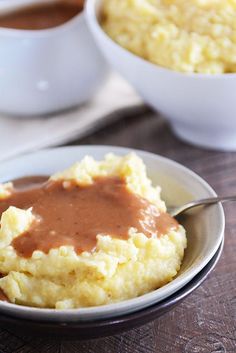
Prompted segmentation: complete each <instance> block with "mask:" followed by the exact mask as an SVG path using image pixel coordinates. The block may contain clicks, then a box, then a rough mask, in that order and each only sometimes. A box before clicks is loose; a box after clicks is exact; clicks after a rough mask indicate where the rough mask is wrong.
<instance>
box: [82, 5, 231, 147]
mask: <svg viewBox="0 0 236 353" xmlns="http://www.w3.org/2000/svg"><path fill="white" fill-rule="evenodd" d="M86 16H87V21H88V24H89V27H90V29H91V31H92V33H93V35H94V37H95V39H96V42H97V44H98V45H99V47H100V48H101V50H102V51H103V53H104V55H105V56H106V58H107V60H108V61H109V63H110V64H111V65H112V66H113V67H114V68H115V69H116V70H117V71H118V72H120V73H121V74H122V75H123V76H124V77H125V78H126V79H127V80H128V81H129V82H130V83H131V84H132V85H133V86H134V87H135V88H136V90H137V91H138V93H140V95H141V96H142V97H143V98H144V100H145V102H146V103H147V104H149V105H150V106H151V107H153V108H154V109H156V110H158V111H159V112H161V113H163V115H164V116H165V117H166V118H167V119H168V120H169V121H170V123H171V126H172V129H173V131H174V132H175V133H176V134H177V135H178V136H179V137H180V138H182V139H183V140H186V141H188V142H190V143H192V144H197V145H199V146H203V147H208V148H213V149H221V150H236V132H235V131H236V120H235V116H236V105H235V92H236V73H235V72H236V35H235V33H236V22H235V16H236V4H235V2H232V1H228V0H225V1H218V0H206V1H199V0H191V1H188V2H186V1H182V0H172V1H163V0H162V1H152V0H141V1H137V0H133V1H128V0H119V1H118V0H109V1H108V0H88V1H87V7H86Z"/></svg>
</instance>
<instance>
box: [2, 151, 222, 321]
mask: <svg viewBox="0 0 236 353" xmlns="http://www.w3.org/2000/svg"><path fill="white" fill-rule="evenodd" d="M130 152H132V151H131V150H130V149H128V148H118V147H111V146H79V147H67V148H57V149H51V150H44V151H41V152H35V153H32V154H29V155H26V156H23V157H20V158H17V159H15V160H11V161H8V162H5V163H2V165H1V172H0V181H1V183H2V182H5V181H8V180H13V179H15V178H19V177H23V176H27V175H28V176H29V175H33V174H35V173H36V174H38V175H51V174H54V173H55V172H57V171H58V170H62V169H65V168H68V167H69V166H70V165H72V164H73V163H74V162H76V161H80V160H82V159H83V158H84V157H85V156H86V155H88V156H91V157H93V158H94V159H95V160H103V159H104V156H105V155H106V154H108V153H113V154H116V155H118V156H125V155H127V154H128V153H130ZM134 152H136V154H137V155H138V156H139V157H141V158H142V160H143V161H144V163H145V165H146V168H147V174H148V177H149V178H150V179H151V180H152V182H153V185H160V186H161V188H162V193H161V197H162V199H163V200H165V201H166V203H167V205H168V204H172V205H173V204H182V203H184V202H186V201H188V200H190V199H194V198H203V197H211V196H215V192H214V191H213V190H212V189H211V187H210V186H209V185H208V184H207V183H206V182H205V181H203V180H202V179H201V178H200V177H198V176H197V175H196V174H194V173H193V172H191V171H190V170H188V169H187V168H185V167H183V166H181V165H179V164H178V163H176V162H173V161H170V160H168V159H166V158H163V157H160V156H157V155H154V154H151V153H147V152H142V151H134ZM184 227H185V228H186V231H187V242H188V246H187V249H186V250H185V253H184V260H183V263H182V265H181V269H180V271H179V272H178V274H177V276H176V277H175V278H174V279H173V280H172V281H171V282H170V283H167V284H166V285H164V286H163V287H161V288H159V289H156V290H152V291H151V292H149V293H146V294H144V295H141V296H139V297H136V298H131V299H128V300H122V301H119V302H114V303H111V304H106V305H98V306H90V307H89V306H88V307H79V308H74V309H68V308H66V307H64V308H58V309H53V308H45V307H42V308H41V307H30V306H26V305H19V304H12V303H6V302H0V314H3V315H4V314H7V315H11V316H13V317H17V318H21V319H23V318H24V319H30V320H38V321H49V322H54V323H55V322H78V321H83V322H85V321H91V320H92V321H93V320H99V319H100V320H101V319H107V318H116V317H119V316H120V315H123V314H128V313H132V312H137V311H139V310H141V309H144V308H147V307H150V306H151V305H153V304H156V303H158V302H159V301H161V300H163V299H165V298H168V297H170V295H172V294H173V293H176V292H177V291H178V290H179V289H180V288H183V287H184V286H185V285H186V284H187V283H189V282H190V281H191V280H192V279H193V278H195V276H196V275H197V274H198V273H199V272H200V271H201V270H202V269H203V268H204V267H205V266H206V265H207V264H208V263H209V261H210V260H211V259H212V257H213V256H214V254H215V253H216V251H217V249H218V248H219V246H220V244H221V243H222V240H223V233H224V213H223V208H222V206H221V205H214V206H212V207H209V208H207V209H204V211H203V212H197V213H195V214H194V215H193V216H191V217H189V218H188V220H187V221H186V222H185V223H184ZM53 250H54V249H53ZM1 261H2V259H1ZM45 265H46V264H45ZM54 268H55V264H54ZM63 269H64V268H63ZM47 270H51V268H50V267H48V268H47ZM24 284H26V282H24ZM128 284H129V282H127V285H128ZM118 287H119V283H118ZM11 288H12V287H11ZM29 288H31V290H33V287H31V286H29ZM32 294H33V293H32ZM49 294H50V293H49ZM93 294H94V295H96V293H95V292H93ZM35 295H36V296H37V293H35Z"/></svg>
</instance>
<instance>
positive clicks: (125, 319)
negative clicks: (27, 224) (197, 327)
mask: <svg viewBox="0 0 236 353" xmlns="http://www.w3.org/2000/svg"><path fill="white" fill-rule="evenodd" d="M223 246H224V242H223V241H222V243H221V245H220V247H219V249H218V250H217V252H216V254H215V255H214V257H213V258H212V259H211V260H210V261H209V263H208V264H207V265H206V266H205V267H204V268H203V270H202V271H201V272H200V273H199V274H198V275H197V276H195V277H194V278H193V279H192V280H191V281H190V282H189V283H188V284H187V285H186V286H185V287H183V288H182V289H180V290H179V291H178V292H176V293H175V294H173V295H171V296H170V297H168V298H167V299H165V300H163V301H161V302H159V303H157V304H155V305H152V306H151V307H148V308H145V309H143V310H140V311H137V312H134V313H131V314H128V315H122V316H120V317H116V318H114V319H112V318H110V319H106V320H98V321H88V322H81V321H78V322H73V323H72V322H71V323H70V322H47V321H32V320H27V319H22V318H15V317H12V316H9V315H6V314H2V313H0V326H1V327H3V328H7V329H9V330H12V331H14V332H20V333H23V334H27V335H37V336H48V337H50V338H53V337H55V338H58V337H60V339H74V340H83V339H92V338H99V337H105V336H111V335H115V334H118V333H122V332H124V331H128V330H131V329H133V328H136V327H139V326H142V325H144V324H146V323H147V322H149V321H152V320H155V319H157V318H158V317H160V316H162V315H163V314H165V313H166V312H168V311H169V310H171V309H172V308H173V307H174V306H175V305H177V304H179V303H180V302H181V301H182V300H183V299H184V298H186V297H187V296H188V295H189V294H190V293H192V292H193V291H194V290H195V289H196V288H197V287H199V286H200V285H201V284H202V283H203V281H204V280H205V279H206V278H207V276H208V275H209V274H210V273H211V271H212V270H213V269H214V267H215V266H216V264H217V262H218V260H219V258H220V256H221V253H222V250H223Z"/></svg>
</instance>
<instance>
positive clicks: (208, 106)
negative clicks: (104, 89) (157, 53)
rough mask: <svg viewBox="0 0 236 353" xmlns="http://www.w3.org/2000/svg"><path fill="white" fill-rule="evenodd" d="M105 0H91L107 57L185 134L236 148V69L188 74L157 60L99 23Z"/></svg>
mask: <svg viewBox="0 0 236 353" xmlns="http://www.w3.org/2000/svg"><path fill="white" fill-rule="evenodd" d="M101 6H102V0H87V4H86V19H87V22H88V25H89V27H90V29H91V31H92V33H93V36H94V38H95V40H96V44H97V45H98V46H99V47H100V49H101V50H102V52H103V53H104V55H105V57H106V58H107V60H108V62H109V63H110V64H111V65H112V66H113V67H114V68H115V69H116V70H117V71H118V72H119V73H120V74H122V75H123V76H124V77H125V78H126V79H127V80H128V81H129V82H130V83H131V84H132V85H133V86H134V87H135V88H136V90H137V91H138V92H139V93H140V95H141V96H142V97H143V98H144V100H145V101H146V102H147V103H148V104H149V105H150V106H152V107H153V108H154V109H156V110H158V111H159V112H161V113H163V115H164V116H166V118H167V119H168V120H169V121H170V123H171V126H172V128H173V130H174V132H175V133H176V134H177V135H178V136H179V137H181V138H182V139H184V140H186V141H188V142H190V143H192V144H197V145H200V146H204V147H208V148H213V149H221V150H232V151H236V104H235V102H236V74H221V75H206V74H185V73H179V72H175V71H171V70H168V69H165V68H162V67H160V66H157V65H154V64H152V63H150V62H148V61H146V60H144V59H142V58H140V57H138V56H136V55H134V54H132V53H131V52H129V51H128V50H126V49H124V48H122V47H121V46H119V45H118V44H116V43H115V42H114V41H113V40H112V39H110V38H109V36H108V35H107V34H106V33H105V32H104V31H103V29H102V28H101V26H100V24H99V13H100V10H101Z"/></svg>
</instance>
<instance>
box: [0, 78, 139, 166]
mask: <svg viewBox="0 0 236 353" xmlns="http://www.w3.org/2000/svg"><path fill="white" fill-rule="evenodd" d="M142 107H143V103H142V100H141V99H140V97H139V96H138V95H137V94H136V93H135V92H134V90H133V89H132V88H131V87H130V85H129V84H128V83H127V82H126V81H125V80H123V79H122V78H121V77H120V76H118V75H116V74H112V75H111V76H110V77H109V79H108V81H107V82H106V83H105V85H104V86H103V87H102V88H101V90H100V91H99V92H98V93H97V95H96V96H95V97H94V98H93V99H92V100H91V101H90V102H88V103H86V104H84V105H82V106H80V107H78V108H77V109H73V110H69V111H65V112H61V113H60V114H56V115H51V116H42V117H30V118H29V117H27V118H22V117H15V118H13V117H9V116H4V115H2V114H0V161H3V160H5V159H9V158H12V157H15V156H17V155H19V154H22V153H26V152H31V151H33V150H37V149H41V148H44V147H49V146H56V145H59V144H62V143H66V142H68V141H70V140H73V139H75V138H76V139H77V138H79V137H82V136H85V135H86V134H87V133H88V132H91V131H94V130H96V129H98V128H99V127H101V126H104V125H105V124H106V123H107V122H108V121H110V120H115V119H118V118H119V117H120V114H121V112H123V110H124V109H125V110H126V109H128V110H130V109H131V110H132V112H134V113H135V112H136V109H139V108H142ZM123 113H124V112H123Z"/></svg>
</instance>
